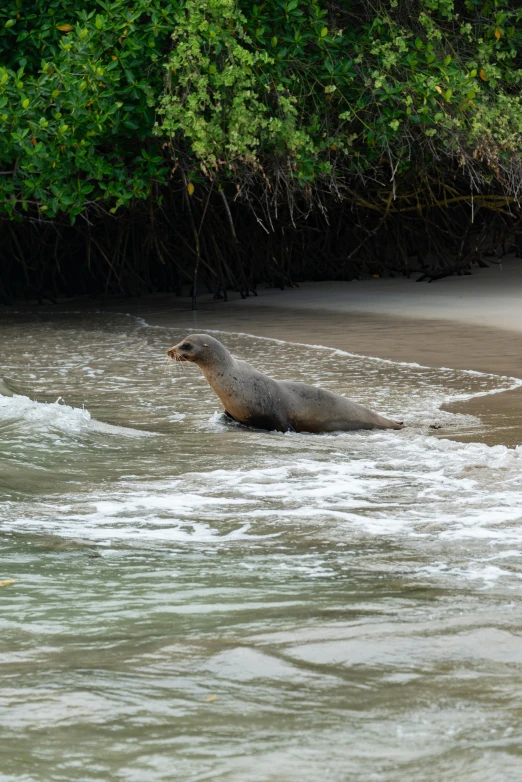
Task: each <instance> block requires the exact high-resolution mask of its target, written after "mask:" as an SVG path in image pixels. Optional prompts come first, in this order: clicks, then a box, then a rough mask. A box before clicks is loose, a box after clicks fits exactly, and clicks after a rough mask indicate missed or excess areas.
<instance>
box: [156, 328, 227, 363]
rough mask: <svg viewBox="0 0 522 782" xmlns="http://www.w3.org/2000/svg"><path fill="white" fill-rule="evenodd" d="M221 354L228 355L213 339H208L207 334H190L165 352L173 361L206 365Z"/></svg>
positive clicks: (223, 347)
mask: <svg viewBox="0 0 522 782" xmlns="http://www.w3.org/2000/svg"><path fill="white" fill-rule="evenodd" d="M222 352H224V353H228V351H227V349H226V348H225V346H224V345H222V344H221V342H219V341H218V340H217V339H214V337H209V335H208V334H191V335H190V336H189V337H185V339H182V340H181V342H178V344H177V345H174V347H173V348H171V349H170V350H167V356H169V358H172V359H174V361H193V362H194V363H195V364H206V363H209V362H211V361H212V360H213V359H214V358H215V357H216V356H217V355H219V354H220V353H222Z"/></svg>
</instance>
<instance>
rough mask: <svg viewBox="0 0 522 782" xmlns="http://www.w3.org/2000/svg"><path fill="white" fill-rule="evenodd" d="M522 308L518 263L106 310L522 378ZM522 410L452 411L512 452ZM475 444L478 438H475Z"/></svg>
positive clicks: (72, 304) (159, 298) (519, 394)
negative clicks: (194, 303)
mask: <svg viewBox="0 0 522 782" xmlns="http://www.w3.org/2000/svg"><path fill="white" fill-rule="evenodd" d="M521 302H522V260H521V259H518V258H514V257H509V258H505V259H503V261H502V263H499V264H492V265H491V266H490V267H489V268H487V269H476V270H475V271H474V272H473V274H472V275H466V276H461V277H448V278H445V279H443V280H439V281H437V282H435V283H431V284H430V283H417V282H416V281H415V280H414V279H404V278H402V277H400V278H393V279H391V278H385V279H373V278H369V279H364V280H359V281H353V282H323V283H304V284H301V285H300V286H299V287H295V288H290V289H285V290H275V289H271V288H266V287H264V286H260V288H259V290H258V295H257V296H250V297H249V298H248V299H244V300H242V299H240V298H239V297H238V296H237V295H234V294H232V295H231V297H230V300H229V301H228V302H223V301H215V300H214V299H213V298H212V297H211V296H210V295H208V294H204V295H201V296H200V297H199V298H198V310H197V312H192V311H191V310H190V300H189V299H188V298H176V297H174V296H169V295H164V294H158V295H151V296H143V297H139V298H133V299H109V300H107V301H106V302H105V303H104V304H103V309H104V310H105V311H107V312H120V313H130V314H132V315H135V316H138V317H142V318H144V319H145V320H146V321H147V322H148V323H150V324H151V325H169V324H171V325H184V326H186V327H187V328H196V329H198V330H199V329H201V330H202V331H204V330H209V329H218V330H223V331H240V332H245V333H250V334H254V335H257V336H263V337H274V338H277V339H282V340H288V341H292V342H301V343H307V344H314V345H324V346H325V347H331V348H339V349H341V350H346V351H349V352H353V353H359V354H362V355H368V356H377V357H379V358H385V359H390V360H393V361H407V362H416V363H419V364H422V365H426V366H433V367H450V368H455V369H473V370H476V371H479V372H492V373H495V374H500V375H509V376H513V377H517V378H522V349H521V344H522V306H521ZM100 307H101V304H100V302H93V301H92V300H87V299H83V300H74V301H68V302H60V303H59V304H58V305H57V306H52V305H45V306H43V307H39V308H36V307H34V306H33V307H30V308H29V307H27V309H31V310H32V311H35V310H37V311H40V312H52V311H53V310H57V309H58V310H66V309H75V310H78V309H81V310H84V309H85V310H92V309H100ZM9 309H10V308H4V310H3V311H4V312H8V311H9ZM15 309H17V310H20V309H25V307H23V308H21V307H17V308H15ZM289 376H291V367H289ZM521 403H522V391H521V390H517V391H513V392H505V393H502V394H494V395H491V396H486V397H480V398H478V399H474V400H471V401H470V402H464V403H459V404H458V405H455V406H454V408H453V409H459V410H461V411H465V412H468V413H471V414H473V415H478V416H479V417H480V418H481V419H482V421H483V422H484V430H483V433H482V434H483V439H484V440H485V441H486V442H488V443H489V444H491V445H493V444H497V443H502V444H505V445H509V446H511V447H514V446H516V445H519V444H521V443H522V422H521V418H520V410H521ZM446 436H447V435H446ZM476 437H477V432H476V431H475V432H473V433H472V434H470V438H471V439H473V438H476ZM459 438H460V439H465V438H466V435H465V434H464V435H459Z"/></svg>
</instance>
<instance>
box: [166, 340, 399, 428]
mask: <svg viewBox="0 0 522 782" xmlns="http://www.w3.org/2000/svg"><path fill="white" fill-rule="evenodd" d="M184 345H189V346H190V348H189V349H183V348H182V346H184ZM168 355H169V356H170V357H171V358H173V359H175V360H177V361H180V360H181V361H193V362H194V363H196V364H198V366H199V368H200V369H201V371H202V372H203V374H204V375H205V378H206V379H207V381H208V383H209V385H210V386H211V387H212V389H213V390H214V391H215V393H216V394H217V395H218V397H219V398H220V400H221V402H222V404H223V406H224V408H225V411H226V413H227V414H228V415H229V416H230V417H231V418H233V419H234V420H235V421H238V422H239V423H241V424H244V425H245V426H252V427H254V428H256V429H267V430H277V431H280V432H287V431H295V432H312V433H316V434H318V433H320V432H337V431H350V430H355V429H402V426H403V425H402V423H399V422H397V421H391V420H389V419H388V418H384V417H383V416H381V415H379V414H378V413H374V412H373V411H372V410H368V409H367V408H366V407H363V406H362V405H360V404H358V403H357V402H353V401H352V400H351V399H346V397H344V396H339V394H334V393H333V392H332V391H326V390H325V389H322V388H316V387H315V386H309V385H307V384H306V383H296V382H293V381H287V380H274V379H273V378H271V377H269V376H268V375H265V374H264V373H263V372H260V371H259V370H257V369H256V368H255V367H253V366H252V365H251V364H248V363H247V362H246V361H240V360H238V359H235V358H233V357H232V356H231V354H230V353H229V352H228V350H227V349H226V348H225V346H224V345H222V344H221V342H219V341H218V340H217V339H214V338H213V337H210V336H208V335H206V334H195V335H191V336H190V337H187V338H186V339H184V340H182V342H180V343H179V344H178V345H175V346H174V347H173V348H171V349H170V350H169V351H168Z"/></svg>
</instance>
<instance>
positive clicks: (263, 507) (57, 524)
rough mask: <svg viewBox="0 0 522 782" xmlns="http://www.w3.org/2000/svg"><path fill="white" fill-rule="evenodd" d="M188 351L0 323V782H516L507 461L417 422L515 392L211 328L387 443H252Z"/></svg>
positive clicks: (22, 319) (290, 438) (519, 648)
mask: <svg viewBox="0 0 522 782" xmlns="http://www.w3.org/2000/svg"><path fill="white" fill-rule="evenodd" d="M185 333H186V331H185V330H183V329H181V328H179V327H172V328H163V327H154V328H152V327H149V326H148V325H147V324H146V323H145V322H144V321H140V320H137V319H135V318H132V317H130V316H116V315H114V316H111V315H106V314H96V313H93V314H83V315H82V314H75V313H69V314H67V313H65V314H61V315H60V314H55V315H53V316H52V317H51V316H47V317H42V316H40V317H36V316H35V317H30V316H27V315H16V314H13V315H12V316H9V317H4V318H3V320H2V321H1V322H0V338H1V340H2V355H3V362H2V368H1V371H0V499H1V503H0V582H1V581H3V580H8V579H13V580H14V583H12V584H7V585H5V586H3V587H0V638H1V639H2V643H1V644H0V705H1V708H0V780H2V782H4V781H5V782H22V781H23V782H33V780H34V782H36V781H38V782H44V780H45V782H47V781H48V780H53V781H54V780H67V781H68V782H69V781H70V780H96V781H98V780H99V781H100V782H107V780H125V781H127V780H131V781H132V780H147V782H157V781H159V780H177V779H179V780H183V781H184V782H196V781H197V782H199V781H200V780H230V781H231V782H232V781H234V782H235V780H242V781H243V782H258V781H259V782H265V780H266V781H267V782H268V780H270V781H272V780H278V782H279V781H282V782H287V781H288V782H294V780H296V781H297V780H299V781H300V782H308V780H309V781H310V782H312V781H313V782H315V781H316V780H318V779H325V780H334V781H335V782H341V781H342V782H344V781H345V780H346V781H348V780H350V782H352V780H355V781H356V782H359V780H360V781H361V782H363V781H364V782H367V780H379V781H380V780H383V781H386V782H399V780H400V782H402V780H404V779H412V780H415V782H421V781H422V782H424V781H426V782H441V781H442V780H446V779H450V778H451V779H452V780H462V782H482V780H484V782H486V780H487V781H488V782H490V781H491V780H495V781H496V780H498V781H499V782H506V781H508V782H510V780H519V779H520V777H521V773H522V757H521V752H522V741H521V732H522V713H521V711H520V706H519V694H520V690H521V687H522V675H521V664H522V636H521V632H520V626H521V607H520V606H521V597H522V524H521V521H522V470H521V466H522V447H521V448H515V449H508V448H505V447H504V446H495V447H489V446H487V445H485V444H484V443H482V442H480V437H481V432H482V431H483V425H482V424H481V422H480V421H479V420H478V419H476V418H473V417H471V416H465V415H456V414H453V413H449V412H443V411H442V410H441V405H442V404H443V403H444V402H448V401H451V400H453V399H466V398H471V397H473V396H476V395H480V394H488V393H499V392H501V391H502V390H506V389H508V388H512V387H514V386H515V385H517V384H519V383H520V382H521V381H517V380H515V379H513V378H507V377H499V376H495V375H485V374H480V373H476V372H464V371H456V370H451V369H431V368H426V367H421V366H417V365H412V364H398V363H394V362H389V361H382V360H379V359H375V358H371V357H363V356H356V355H351V354H347V353H343V352H341V351H335V350H331V349H328V348H324V347H321V346H311V345H304V344H296V343H285V342H281V341H276V340H270V339H261V338H256V337H252V336H250V335H248V334H230V333H226V334H225V333H222V334H220V333H214V336H216V337H218V338H219V339H222V341H223V342H224V343H225V344H226V345H227V347H228V348H229V349H230V350H231V352H232V353H233V354H234V355H236V356H238V357H240V358H244V359H246V360H248V361H250V362H251V363H253V364H255V365H256V366H257V367H258V368H260V369H262V370H264V371H266V372H268V373H269V374H271V375H272V376H274V377H276V378H280V379H283V378H285V379H290V378H291V379H295V380H303V381H305V382H308V383H312V384H318V385H321V386H322V387H325V388H330V389H331V390H333V391H336V392H338V393H343V394H346V395H347V396H350V397H352V398H354V399H357V400H358V401H360V402H362V403H363V404H366V405H368V406H369V407H372V408H374V409H377V410H379V411H380V412H382V413H384V414H385V415H389V416H391V417H395V418H398V419H399V420H404V421H405V423H406V428H405V429H404V430H403V431H401V432H361V433H344V434H334V435H307V434H291V433H287V434H280V433H269V432H260V431H255V430H250V429H247V428H245V427H241V426H238V425H235V424H231V423H228V422H226V421H225V420H224V419H223V416H222V415H221V412H220V403H219V400H218V399H217V397H215V396H214V395H213V392H212V391H211V389H210V388H209V387H208V385H207V383H206V381H205V380H204V378H203V376H202V375H201V373H200V372H199V370H198V369H197V367H195V366H193V365H188V364H175V363H174V362H169V361H167V360H166V358H165V351H166V350H167V349H168V348H169V347H170V346H171V345H173V344H175V343H176V342H178V341H179V340H180V339H181V338H182V337H183V336H184V335H185ZM432 426H437V427H440V428H437V429H433V428H431V427H432ZM462 432H466V433H467V434H468V435H469V434H471V435H473V434H474V433H476V440H477V441H476V442H467V443H462V442H456V441H454V440H452V439H451V437H452V435H454V434H458V433H462Z"/></svg>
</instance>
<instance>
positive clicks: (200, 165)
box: [0, 0, 522, 295]
mask: <svg viewBox="0 0 522 782" xmlns="http://www.w3.org/2000/svg"><path fill="white" fill-rule="evenodd" d="M521 82H522V8H521V7H520V4H519V3H515V2H513V1H510V0H485V2H484V0H391V2H382V1H381V0H375V2H374V3H368V2H364V1H363V0H266V1H265V2H259V3H258V4H252V3H250V2H246V0H238V2H236V1H235V0H135V1H134V2H126V1H125V0H89V1H87V0H46V1H45V2H43V0H4V2H3V4H2V6H1V7H0V134H1V140H2V143H1V146H0V158H1V160H0V169H1V170H0V220H1V221H2V223H1V225H2V226H3V227H2V231H3V234H4V235H5V237H7V238H6V241H4V242H3V254H2V256H1V257H2V261H1V262H2V264H3V268H4V269H9V274H10V275H11V276H13V275H14V277H13V278H14V279H16V278H17V272H16V269H15V267H14V266H13V259H14V261H16V264H18V266H21V267H24V269H23V275H22V276H21V277H20V279H23V280H26V281H27V279H29V278H30V277H31V274H32V272H34V271H35V269H37V268H38V269H39V270H40V272H39V274H40V276H39V281H38V285H44V286H45V285H50V284H51V283H50V282H49V279H48V274H49V273H51V272H50V270H51V271H52V274H51V276H52V279H53V281H52V286H53V287H54V288H55V289H56V290H58V289H60V284H58V283H57V279H58V278H57V276H56V268H57V266H60V268H61V267H63V263H62V264H60V262H59V256H60V252H61V254H62V256H64V257H65V256H67V257H71V258H72V257H74V259H75V261H74V262H75V265H76V267H78V266H79V265H82V264H83V265H85V264H87V266H88V268H89V273H90V270H91V264H93V268H94V269H95V270H96V271H95V272H93V274H94V276H96V275H98V277H99V279H101V278H102V277H103V274H102V272H101V269H102V267H103V268H105V269H106V270H107V269H109V271H110V273H111V275H112V282H111V285H108V281H107V289H112V288H113V287H118V285H117V283H118V284H119V285H120V287H123V288H125V285H123V283H122V272H123V269H124V267H125V265H126V264H127V265H128V261H127V260H126V256H127V255H128V254H129V253H130V254H131V255H132V257H133V258H134V260H133V273H135V274H136V275H137V277H139V278H140V279H141V281H142V282H144V283H145V285H146V286H149V287H152V288H154V287H162V286H167V287H169V286H170V287H172V286H173V287H179V285H180V284H181V283H182V282H183V281H189V280H193V278H194V273H195V272H196V270H197V269H198V268H202V269H203V274H204V279H205V280H206V281H207V283H208V284H209V286H210V287H212V288H213V289H216V291H218V290H221V289H225V288H226V287H227V285H239V286H240V287H241V288H242V289H243V290H244V291H245V292H246V291H248V289H249V288H251V287H254V286H255V282H256V279H259V278H262V277H263V276H264V277H265V278H266V279H274V278H276V277H277V278H278V280H281V281H284V280H286V279H288V278H289V277H290V276H292V274H293V276H294V277H303V276H316V277H317V276H329V275H332V274H333V275H335V276H341V277H342V276H346V277H351V276H353V275H354V274H357V273H358V269H359V267H360V265H361V263H366V264H367V265H368V264H369V263H373V264H374V265H375V263H376V261H375V258H376V257H377V256H380V258H381V261H380V265H381V266H382V267H383V268H384V267H387V268H395V269H400V270H402V271H408V270H410V269H411V268H413V267H415V265H416V266H417V268H427V267H428V266H430V267H433V266H434V265H435V266H439V265H443V266H444V265H447V264H448V263H449V264H450V266H451V268H463V265H464V266H465V265H466V264H467V265H469V263H470V262H471V261H472V260H477V258H478V260H480V257H479V256H480V254H479V255H477V252H478V251H477V247H478V245H479V244H482V245H483V249H484V250H485V249H486V248H487V247H489V248H491V247H493V246H494V245H495V243H496V242H498V236H499V235H500V233H499V231H500V230H501V229H502V231H503V232H504V233H506V232H508V233H509V232H511V231H512V230H513V224H514V223H516V221H517V220H518V215H519V208H518V195H519V191H520V187H521V184H522V165H521V160H522V157H521V149H522V107H521V97H520V87H521ZM452 207H454V210H452ZM348 209H349V210H350V211H349V212H348V211H347V210H348ZM478 211H481V214H482V215H484V216H483V217H480V218H479V219H477V212H478ZM487 215H492V216H493V218H494V225H493V228H492V224H491V219H489V218H488V217H487ZM410 218H411V220H419V219H421V220H422V227H423V231H424V233H425V235H426V236H428V235H429V241H428V245H429V246H427V245H426V242H424V244H423V246H422V247H420V246H415V242H414V241H413V243H412V231H411V230H410V227H409V226H410V223H411V220H410ZM409 221H410V222H409ZM495 221H496V222H495ZM71 225H74V229H72V228H71ZM136 225H138V226H139V231H138V233H139V236H131V237H130V238H129V235H130V234H129V231H135V226H136ZM22 226H25V228H22ZM27 226H30V230H29V231H27ZM430 227H433V229H434V230H433V231H432V230H431V228H430ZM257 232H258V234H259V235H258V238H257V239H256V240H255V241H256V242H257V244H258V245H259V247H260V248H261V249H260V251H259V253H258V255H257V259H254V260H252V261H251V262H250V265H249V266H248V268H246V266H245V261H244V258H243V259H241V257H240V256H241V252H243V251H244V247H246V246H247V245H248V243H249V242H250V241H251V239H252V236H253V235H254V234H256V233H257ZM415 233H418V228H416V229H415ZM317 234H320V235H322V237H323V238H325V237H326V241H325V243H324V244H323V245H321V246H322V261H321V262H320V264H319V266H317V265H316V266H314V267H313V268H312V267H310V266H309V265H307V264H306V263H304V262H303V261H302V259H301V260H299V258H298V257H297V256H298V253H297V250H296V248H297V247H298V246H301V251H300V252H301V255H302V253H303V250H304V249H305V247H306V245H307V243H308V240H310V241H312V239H314V237H316V236H317ZM289 236H291V240H289ZM441 236H442V237H443V238H442V239H441ZM42 237H43V238H44V248H45V247H47V246H49V247H50V246H51V245H52V244H53V243H54V247H53V249H52V258H53V259H54V260H50V258H51V256H49V259H48V260H46V262H45V264H44V267H45V270H43V267H42V264H41V262H40V260H38V258H39V257H40V256H41V255H42ZM169 237H170V238H169ZM444 237H445V238H444ZM491 237H493V239H492V240H491ZM490 240H491V241H490ZM227 241H229V242H230V246H229V247H227V246H226V243H227ZM314 241H315V245H314V246H315V249H316V250H317V241H316V240H315V239H314ZM421 244H422V243H421ZM290 245H291V247H290ZM312 245H313V242H312ZM347 246H348V247H350V251H349V252H348V251H347V250H346V247H347ZM473 247H474V248H475V249H474V250H473ZM35 248H38V249H39V252H40V256H38V253H37V250H36V249H35ZM82 248H83V249H82ZM59 250H60V251H59ZM0 252H1V250H0ZM140 253H141V256H142V261H141V262H140ZM429 253H432V254H433V253H434V254H435V256H436V260H435V261H433V260H431V261H430V260H426V258H427V257H428V255H429ZM218 255H219V256H220V258H221V260H219V261H217V260H216V257H217V256H218ZM251 257H253V256H252V255H251V253H249V258H251ZM411 257H415V258H416V260H415V261H414V262H413V266H412V262H411V261H410V260H408V259H409V258H411ZM145 258H146V259H148V260H147V262H146V263H145ZM267 259H268V260H267ZM329 259H330V260H331V261H332V263H333V266H332V265H331V263H330V260H329ZM372 259H373V260H372ZM419 259H420V260H419ZM140 263H142V265H143V266H144V267H145V266H146V265H147V264H149V263H152V265H153V266H154V264H156V265H157V264H160V265H161V266H167V267H169V271H168V273H167V272H166V271H165V270H162V271H161V273H160V274H159V276H158V273H157V272H154V274H153V275H152V277H150V276H147V274H144V273H143V274H142V273H141V272H140ZM200 264H201V265H202V266H201V267H200ZM274 265H275V266H277V268H278V270H277V271H276V272H275V271H274V268H275V266H274ZM283 267H284V268H283ZM128 271H129V269H127V272H128ZM82 274H83V271H82ZM46 275H47V276H46ZM60 275H62V277H63V275H65V277H67V279H68V280H69V282H68V283H67V285H66V287H68V288H69V289H70V290H72V289H73V288H74V289H77V288H78V287H81V284H83V283H81V284H80V285H79V286H76V288H75V286H74V285H72V287H71V284H72V282H71V281H72V279H73V276H72V273H71V272H68V271H63V270H62V269H61V270H60ZM247 278H248V279H247ZM64 279H65V278H64ZM82 279H84V278H83V277H82ZM168 280H170V282H168ZM96 285H98V287H99V284H98V283H95V284H94V287H96ZM137 287H140V286H139V285H138V286H137ZM142 287H143V286H142ZM11 288H13V286H12V285H10V283H9V280H6V279H5V274H4V281H3V289H4V292H7V291H9V290H10V289H11ZM16 288H17V286H16V285H14V289H16ZM1 291H2V288H1V287H0V294H1ZM4 295H7V293H4Z"/></svg>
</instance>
